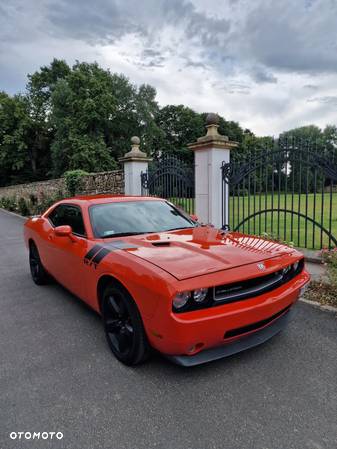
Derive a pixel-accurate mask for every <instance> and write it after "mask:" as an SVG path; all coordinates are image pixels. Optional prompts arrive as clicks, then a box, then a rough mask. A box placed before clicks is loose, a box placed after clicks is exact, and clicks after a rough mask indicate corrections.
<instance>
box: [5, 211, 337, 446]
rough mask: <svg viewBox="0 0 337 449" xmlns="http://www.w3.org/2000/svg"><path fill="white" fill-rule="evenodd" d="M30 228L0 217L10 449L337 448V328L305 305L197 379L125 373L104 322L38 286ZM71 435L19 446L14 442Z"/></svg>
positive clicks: (173, 373)
mask: <svg viewBox="0 0 337 449" xmlns="http://www.w3.org/2000/svg"><path fill="white" fill-rule="evenodd" d="M22 224H23V220H21V219H20V218H17V217H14V216H12V215H8V214H6V213H5V212H1V211H0V280H1V290H0V363H1V365H0V448H1V449H7V448H15V449H20V448H29V449H38V448H43V449H45V448H49V447H52V448H71V449H77V448H78V449H86V448H90V449H93V448H95V449H96V448H109V449H124V448H130V449H143V448H144V449H151V448H159V449H210V448H217V449H218V448H219V449H220V448H221V449H224V448H228V449H255V448H256V449H321V448H326V449H335V448H337V320H336V317H335V316H334V314H332V313H328V312H321V311H318V310H316V309H314V308H311V307H310V306H308V305H305V304H299V305H298V306H297V308H296V313H295V316H294V318H293V320H292V322H291V323H290V325H289V327H288V329H287V330H286V331H284V332H283V333H282V334H280V335H279V336H277V337H275V338H274V339H273V340H271V341H270V342H268V343H267V344H264V345H263V346H260V347H258V348H255V349H253V350H250V351H246V352H245V353H242V354H239V355H237V356H234V357H231V358H228V359H224V360H221V361H218V362H215V363H211V364H208V365H205V366H200V367H196V368H193V369H184V368H181V367H177V366H175V365H171V364H170V363H169V362H167V361H166V360H165V359H163V358H161V357H159V356H157V357H155V358H153V359H152V360H151V361H150V362H148V363H147V364H145V365H142V366H140V367H137V368H133V369H132V368H127V367H125V366H123V365H121V364H120V363H118V362H117V361H116V360H115V359H114V358H113V357H112V356H111V355H110V352H109V350H108V348H107V345H106V344H105V340H104V335H103V331H102V327H101V323H100V318H99V317H98V316H97V315H96V314H95V313H94V312H92V311H91V310H89V309H88V308H87V307H86V306H85V305H84V304H83V303H81V302H80V301H79V300H77V299H76V298H75V297H73V296H72V295H71V294H69V293H68V292H67V291H65V290H64V289H62V288H61V287H60V286H59V285H56V284H54V285H50V286H46V287H37V286H35V285H34V284H33V282H32V281H31V279H30V274H29V270H28V264H27V253H26V250H25V248H24V245H23V242H22ZM13 431H16V432H19V431H30V432H34V431H35V432H42V431H47V432H52V431H55V432H62V433H63V434H64V438H63V439H62V440H55V439H53V440H52V441H41V440H40V441H37V440H35V441H18V440H16V441H12V440H10V438H9V434H10V432H13Z"/></svg>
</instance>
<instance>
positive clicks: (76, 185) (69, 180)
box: [63, 170, 89, 196]
mask: <svg viewBox="0 0 337 449" xmlns="http://www.w3.org/2000/svg"><path fill="white" fill-rule="evenodd" d="M88 174H89V173H88V172H86V171H84V170H69V171H67V172H65V173H64V175H63V176H64V179H65V182H66V186H67V190H68V193H69V195H71V196H74V195H76V193H79V192H80V191H81V189H82V187H83V177H84V176H87V175H88Z"/></svg>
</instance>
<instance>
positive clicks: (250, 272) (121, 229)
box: [24, 195, 309, 366]
mask: <svg viewBox="0 0 337 449" xmlns="http://www.w3.org/2000/svg"><path fill="white" fill-rule="evenodd" d="M24 238H25V243H26V246H27V249H28V251H29V264H30V271H31V275H32V278H33V281H34V282H35V283H36V284H38V285H42V284H45V283H46V282H48V280H49V279H51V278H53V279H55V280H56V281H58V282H59V283H61V284H62V285H63V286H64V287H66V288H67V289H68V290H70V291H71V292H72V293H73V294H75V295H76V296H78V297H79V298H81V299H82V300H83V301H85V302H86V303H87V304H88V305H89V306H90V307H92V308H93V309H94V310H95V311H97V312H98V313H99V314H100V315H101V316H102V321H103V326H104V331H105V334H106V338H107V342H108V345H109V347H110V349H111V351H112V352H113V354H114V355H115V356H116V357H117V359H118V360H120V361H121V362H123V363H125V364H127V365H136V364H138V363H140V362H142V361H144V360H145V359H146V358H147V357H148V355H149V354H150V351H151V348H154V349H155V350H157V351H159V352H160V353H162V354H164V355H165V356H166V357H168V358H169V359H171V360H172V361H173V362H175V363H178V364H180V365H183V366H193V365H198V364H201V363H205V362H209V361H212V360H216V359H219V358H222V357H226V356H229V355H232V354H235V353H237V352H240V351H243V350H245V349H248V348H251V347H253V346H256V345H258V344H261V343H263V342H265V341H267V340H268V339H269V338H271V337H272V336H274V335H275V334H277V333H278V332H279V331H281V330H282V329H283V328H284V326H285V325H286V323H287V321H288V320H289V316H290V312H291V308H292V306H293V305H294V303H295V302H296V301H297V299H298V297H299V296H300V295H301V294H302V293H303V291H304V289H305V286H306V284H307V283H308V281H309V275H308V273H307V271H306V270H305V267H304V260H303V256H302V255H301V253H299V252H298V251H297V250H295V249H293V248H289V247H288V246H285V245H281V244H279V243H275V242H271V241H268V240H266V239H263V238H260V237H256V236H249V235H245V234H241V233H238V232H229V231H224V230H220V229H216V228H214V227H212V226H209V225H202V224H200V223H198V222H197V219H196V217H191V216H189V215H188V214H186V213H185V212H183V211H182V210H180V209H179V208H177V207H176V206H174V205H173V204H171V203H170V202H168V201H167V200H164V199H160V198H153V197H131V196H111V195H95V196H80V197H75V198H71V199H65V200H62V201H59V202H57V203H56V204H54V205H53V206H51V207H50V208H49V209H48V210H47V211H46V212H45V213H44V214H42V215H41V216H37V217H32V218H30V219H28V220H27V222H26V223H25V226H24Z"/></svg>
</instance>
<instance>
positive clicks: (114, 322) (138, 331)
mask: <svg viewBox="0 0 337 449" xmlns="http://www.w3.org/2000/svg"><path fill="white" fill-rule="evenodd" d="M101 311H102V318H103V324H104V331H105V335H106V339H107V342H108V345H109V347H110V349H111V351H112V353H113V354H114V356H115V357H116V358H117V359H118V360H119V361H120V362H122V363H124V364H125V365H128V366H131V365H138V364H140V363H142V362H144V361H145V360H146V359H147V358H148V357H149V353H150V346H149V343H148V341H147V337H146V334H145V330H144V326H143V322H142V318H141V316H140V313H139V310H138V308H137V305H136V303H135V302H134V300H133V299H132V297H131V296H130V294H129V293H128V292H127V291H126V290H125V289H124V288H123V287H121V286H119V285H116V284H114V283H111V284H110V285H108V286H107V287H106V288H105V290H104V292H103V295H102V306H101Z"/></svg>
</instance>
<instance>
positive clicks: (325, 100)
mask: <svg viewBox="0 0 337 449" xmlns="http://www.w3.org/2000/svg"><path fill="white" fill-rule="evenodd" d="M307 101H308V102H309V103H315V102H316V103H322V104H327V105H330V106H337V95H331V96H327V97H314V98H309V99H308V100H307Z"/></svg>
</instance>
